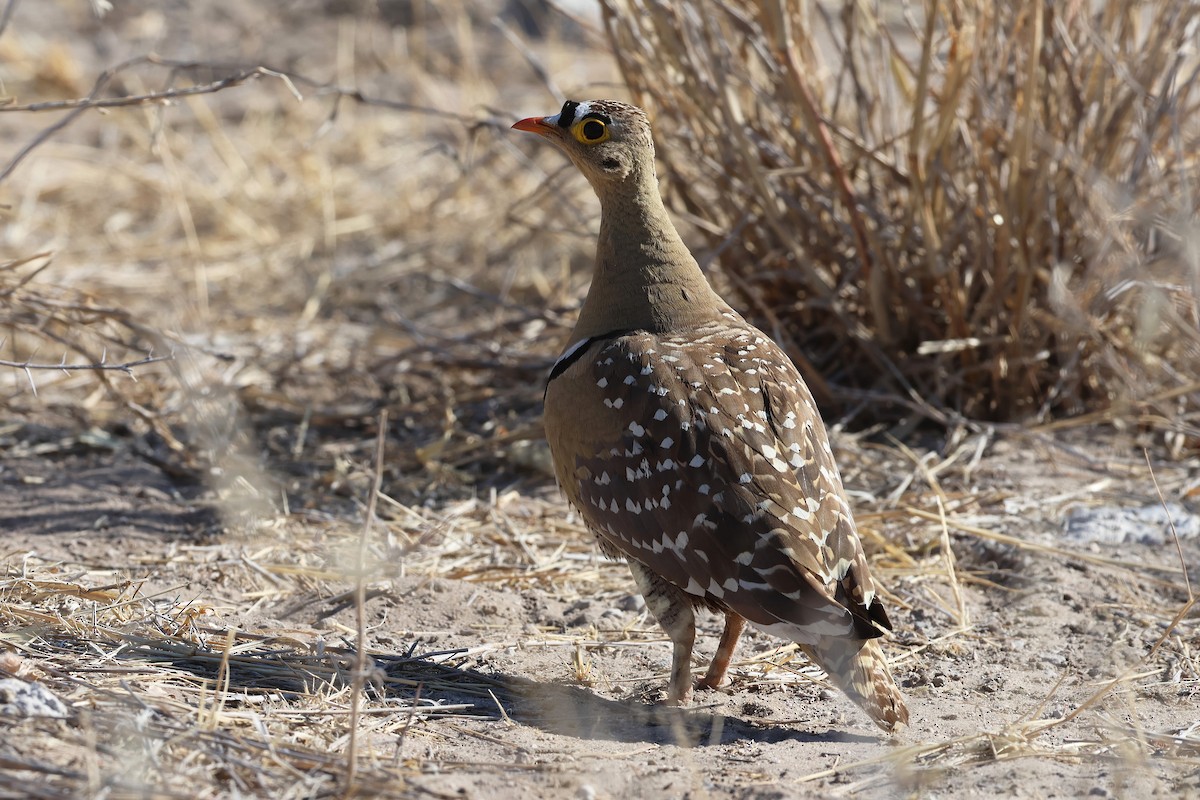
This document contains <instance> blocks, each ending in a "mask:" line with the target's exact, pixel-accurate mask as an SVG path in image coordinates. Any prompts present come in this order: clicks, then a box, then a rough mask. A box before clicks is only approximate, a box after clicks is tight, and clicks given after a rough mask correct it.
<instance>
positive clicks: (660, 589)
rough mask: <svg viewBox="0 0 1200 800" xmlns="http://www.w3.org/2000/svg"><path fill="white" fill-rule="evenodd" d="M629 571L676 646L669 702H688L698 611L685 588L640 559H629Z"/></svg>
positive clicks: (673, 655)
mask: <svg viewBox="0 0 1200 800" xmlns="http://www.w3.org/2000/svg"><path fill="white" fill-rule="evenodd" d="M629 571H630V572H632V573H633V579H634V580H635V581H637V585H638V589H640V590H641V592H642V597H644V598H646V608H647V609H648V610H649V611H650V613H651V614H653V615H654V618H655V619H656V620H658V624H659V625H661V626H662V629H663V630H664V631H666V633H667V636H668V637H670V639H671V642H672V643H673V644H674V646H675V647H674V651H673V653H672V655H671V679H670V682H669V683H668V684H667V705H671V706H679V705H687V703H688V702H690V701H691V699H692V647H693V646H694V645H695V643H696V614H695V612H694V611H693V610H692V601H691V600H690V599H689V598H688V596H687V595H686V594H684V593H683V591H682V590H681V589H679V588H678V587H676V586H674V585H672V584H670V583H668V582H667V581H665V580H663V579H662V578H661V577H659V576H658V575H656V574H654V573H653V572H651V571H650V570H649V569H647V568H646V567H644V566H642V565H641V564H639V563H638V562H636V561H632V560H631V561H630V562H629ZM739 630H740V629H739ZM735 638H736V637H735ZM722 642H724V639H722ZM730 650H732V647H731V648H730Z"/></svg>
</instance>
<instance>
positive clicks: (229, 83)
mask: <svg viewBox="0 0 1200 800" xmlns="http://www.w3.org/2000/svg"><path fill="white" fill-rule="evenodd" d="M12 2H15V0H10V4H11V3H12ZM146 64H149V65H152V66H156V67H164V68H167V69H169V70H170V71H171V75H172V76H174V75H175V74H176V73H179V72H188V71H193V70H199V69H205V70H231V71H232V74H230V75H228V76H226V77H224V78H220V79H218V80H214V81H209V82H207V83H200V84H196V85H194V86H185V87H178V88H174V87H173V88H168V89H163V90H161V91H157V92H146V93H144V94H136V95H124V96H120V97H104V96H102V95H103V92H104V90H105V88H107V87H108V85H109V84H110V83H112V81H113V79H114V78H116V77H117V76H118V75H119V74H120V73H121V72H123V71H125V70H128V69H131V68H133V67H138V66H143V65H146ZM263 77H268V78H277V79H279V80H280V81H281V82H282V83H283V84H284V85H285V86H286V87H287V89H288V91H289V92H291V94H292V95H293V96H294V97H295V98H296V99H297V100H303V99H304V96H303V95H302V94H301V93H300V91H299V89H298V88H297V87H298V86H304V87H307V88H309V89H311V90H313V92H314V93H315V94H316V95H317V96H333V97H335V98H337V99H341V98H347V99H350V100H353V101H355V102H356V103H359V104H361V105H368V106H378V107H380V108H389V109H392V110H395V111H407V112H412V113H418V114H425V115H429V116H434V117H439V118H442V119H447V120H452V121H454V122H458V123H460V124H463V125H467V126H471V127H474V126H480V125H483V126H493V127H499V126H506V125H507V123H505V122H502V121H501V120H498V119H487V120H480V119H479V118H478V117H476V116H472V115H466V114H456V113H454V112H451V111H444V110H442V109H438V108H432V107H430V106H420V105H415V104H413V103H405V102H401V101H398V100H387V99H385V98H381V97H371V96H369V95H365V94H363V93H362V92H361V91H359V90H358V89H347V88H344V87H341V86H337V85H335V84H331V83H327V82H323V81H319V80H316V79H314V78H310V77H308V76H306V75H301V74H298V73H294V72H288V71H287V70H281V69H275V68H273V67H269V66H265V65H262V64H254V65H246V64H234V63H221V62H210V61H175V60H172V59H165V58H160V57H158V56H157V55H154V54H149V55H143V56H138V57H136V58H131V59H129V60H128V61H123V62H121V63H120V64H117V65H116V66H114V67H110V68H109V69H107V70H105V71H104V72H102V73H100V76H99V77H98V78H97V79H96V83H95V84H94V85H93V86H92V90H91V91H90V92H89V93H88V94H87V96H86V97H79V98H75V99H73V100H54V101H47V102H42V103H25V104H20V105H18V104H9V105H0V113H11V112H21V111H23V112H30V113H37V112H43V111H50V112H53V111H69V112H70V113H68V114H67V115H66V116H64V117H63V118H62V119H60V120H58V121H57V122H55V123H54V124H53V125H50V126H49V127H47V128H46V129H45V130H43V131H41V132H40V133H39V134H37V136H35V137H34V138H33V140H32V141H30V142H29V143H28V144H27V145H25V146H24V147H23V148H21V150H20V151H19V152H18V153H17V154H16V156H14V157H13V158H12V160H11V161H9V163H8V164H7V165H6V166H5V167H4V169H3V170H0V182H3V181H4V180H5V179H6V178H7V177H8V176H9V175H11V174H12V173H13V171H14V170H15V169H16V168H17V166H18V165H19V164H20V163H21V162H22V161H24V160H25V158H26V157H28V155H29V154H30V153H31V152H33V150H34V149H36V148H37V147H38V146H40V145H42V144H44V143H45V142H46V141H47V140H49V139H50V138H51V137H53V136H54V135H55V134H56V133H58V132H59V131H61V130H62V129H63V128H66V127H67V126H68V125H70V124H71V123H72V122H74V121H75V120H76V119H77V118H78V117H79V115H80V114H82V113H83V112H85V111H87V110H88V109H92V108H129V107H134V106H143V105H152V104H158V103H168V102H170V101H172V100H175V99H178V98H181V97H194V96H196V95H203V94H213V93H215V92H220V91H223V90H225V89H229V88H232V87H234V86H240V85H242V84H244V83H247V82H249V81H252V80H256V79H258V78H263Z"/></svg>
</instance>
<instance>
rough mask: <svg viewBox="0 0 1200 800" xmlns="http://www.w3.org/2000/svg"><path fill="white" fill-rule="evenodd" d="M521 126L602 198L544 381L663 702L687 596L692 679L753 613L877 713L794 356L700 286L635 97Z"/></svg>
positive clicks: (885, 676) (868, 621)
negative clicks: (596, 228) (635, 615)
mask: <svg viewBox="0 0 1200 800" xmlns="http://www.w3.org/2000/svg"><path fill="white" fill-rule="evenodd" d="M513 127H514V128H516V129H518V130H522V131H529V132H531V133H536V134H538V135H540V136H542V137H544V138H545V139H548V140H549V141H551V142H553V143H554V144H556V145H557V146H558V147H559V148H560V149H562V150H563V152H565V153H566V154H567V156H568V157H570V159H571V161H573V162H574V164H575V166H577V167H578V168H579V169H580V170H581V171H582V172H583V174H584V175H585V176H586V177H587V179H588V181H589V182H590V183H591V185H592V187H593V189H595V191H596V194H597V195H599V197H600V205H601V221H600V239H599V243H598V245H597V250H596V264H595V271H594V275H593V278H592V285H591V289H590V290H589V292H588V296H587V300H586V301H585V302H584V304H583V309H582V311H581V312H580V315H579V322H578V323H577V324H576V326H575V330H574V333H573V334H572V335H571V339H570V341H569V344H568V345H567V347H566V349H565V350H564V351H563V353H562V355H561V356H560V357H559V359H558V361H557V362H556V363H555V364H554V368H553V369H552V370H551V372H550V378H549V383H548V384H547V387H546V413H545V424H546V436H547V438H548V440H549V442H550V451H551V454H552V456H553V460H554V468H555V472H556V474H557V477H558V480H559V482H560V483H561V485H562V487H563V489H564V491H565V492H566V494H567V496H568V498H569V499H570V501H571V502H572V503H573V504H574V506H575V507H576V508H577V509H578V510H579V512H580V514H581V515H582V516H583V518H584V520H585V521H586V522H587V525H588V527H589V528H590V529H591V530H592V531H593V532H594V533H595V534H596V537H597V539H598V540H599V543H600V547H601V549H602V550H603V551H604V552H605V553H606V554H608V555H610V556H614V557H617V556H623V557H625V559H626V560H627V561H628V563H629V567H630V570H631V571H632V572H633V577H634V579H635V580H636V581H637V584H638V587H639V589H640V590H641V592H642V594H643V595H644V596H645V598H646V605H647V608H648V609H649V610H650V612H651V613H652V614H653V615H654V616H655V617H656V618H657V619H658V621H659V623H660V624H661V625H662V627H663V628H664V629H665V630H666V632H667V634H668V636H669V637H670V638H671V641H672V642H673V643H674V654H673V662H672V668H671V676H670V683H669V686H668V692H667V700H668V702H671V703H686V702H688V701H689V700H690V698H691V696H692V679H691V656H692V647H693V644H694V642H695V638H696V626H695V615H694V609H695V608H696V607H708V608H711V609H714V610H717V611H720V612H722V613H724V615H725V631H724V634H723V635H722V636H721V640H720V643H719V645H718V647H717V652H716V655H715V657H714V658H713V661H712V663H711V665H710V666H709V668H708V672H707V674H706V675H705V676H704V678H703V679H701V680H700V682H699V684H698V685H699V686H701V687H707V688H714V687H716V686H718V685H720V684H721V682H722V681H723V680H724V678H725V673H726V671H727V669H728V667H729V663H730V659H731V658H732V656H733V650H734V647H735V646H736V644H737V640H738V637H739V636H740V635H741V632H742V629H743V627H744V626H745V624H746V622H750V623H751V624H752V625H756V626H758V627H759V628H761V629H762V630H765V631H767V632H769V633H771V634H774V635H778V636H781V637H783V638H786V639H790V640H791V641H794V642H796V643H797V644H798V645H799V646H800V648H801V649H802V650H803V651H804V652H805V653H806V654H807V655H808V656H809V658H811V659H812V660H813V661H814V662H816V663H817V664H819V665H820V666H821V667H822V668H824V669H825V671H826V672H827V673H828V674H829V677H830V679H831V680H832V681H833V682H834V683H835V684H836V685H837V686H838V687H839V688H841V689H842V690H843V691H845V693H846V694H847V695H849V696H850V698H851V699H853V700H854V701H855V702H856V703H858V705H860V706H861V707H862V708H863V709H864V710H865V711H866V712H867V714H869V715H870V717H871V719H873V720H874V721H875V722H876V723H877V724H878V725H879V726H880V727H881V728H883V729H884V730H886V731H895V730H898V729H900V728H902V727H903V726H904V725H906V724H907V721H908V710H907V708H906V707H905V704H904V699H903V697H902V696H901V695H900V692H899V690H898V689H897V688H896V684H895V682H894V681H893V679H892V675H891V672H890V670H889V669H888V666H887V662H886V661H885V660H884V657H883V653H882V651H881V649H880V647H879V643H878V638H877V637H879V636H881V635H882V630H883V629H889V630H890V629H891V624H890V622H889V621H888V617H887V613H886V611H885V610H884V607H883V604H882V603H881V602H880V599H879V597H878V594H877V592H876V587H875V581H874V579H873V578H872V577H871V573H870V571H869V570H868V568H867V562H866V558H865V557H864V555H863V550H862V545H861V543H860V542H859V538H858V534H857V532H856V530H855V525H854V519H853V516H852V515H851V511H850V507H849V505H848V503H847V501H846V495H845V491H844V490H843V488H842V481H841V477H840V476H839V474H838V470H837V466H836V465H835V464H834V460H833V453H832V451H831V450H830V447H829V439H828V436H827V434H826V431H825V426H824V424H823V423H822V422H821V417H820V415H819V413H818V410H817V408H816V405H815V404H814V402H813V399H812V395H811V394H810V393H809V391H808V388H807V387H806V386H805V385H804V381H803V380H802V379H801V377H800V374H799V373H798V372H797V371H796V368H795V366H794V365H793V364H792V363H791V361H790V360H789V359H788V357H787V356H786V355H785V354H784V353H783V352H782V351H781V350H780V349H779V347H778V346H777V345H776V344H775V343H774V342H772V341H771V340H770V339H769V338H768V337H767V336H766V335H765V334H763V333H762V332H761V331H759V330H758V329H757V328H755V327H754V326H752V325H751V324H749V323H748V322H746V320H744V319H742V317H741V316H740V315H739V314H738V313H737V312H735V311H734V310H733V309H732V308H730V307H729V306H728V305H727V304H726V303H725V302H724V301H723V300H722V299H721V298H720V297H719V296H718V295H717V294H716V293H715V292H714V291H713V289H712V287H711V286H710V285H709V283H708V280H707V279H706V278H705V276H704V274H703V273H702V272H701V271H700V267H699V266H698V265H697V263H696V260H695V259H694V258H693V257H692V255H691V253H690V252H688V249H687V248H686V247H685V246H684V244H683V241H682V240H681V239H680V237H679V234H678V233H677V232H676V230H675V226H674V225H673V224H672V223H671V220H670V218H669V217H668V216H667V211H666V208H665V207H664V205H663V202H662V198H661V196H660V194H659V190H658V179H657V176H656V173H655V166H654V144H653V141H652V139H651V133H650V124H649V121H648V120H647V118H646V115H645V113H644V112H643V111H641V109H638V108H635V107H633V106H630V105H627V104H625V103H619V102H614V101H609V100H591V101H587V102H574V101H569V102H567V103H566V104H565V105H564V106H563V107H562V110H561V111H560V112H559V113H558V114H555V115H553V116H548V117H531V118H529V119H523V120H521V121H520V122H518V123H516V124H515V125H514V126H513Z"/></svg>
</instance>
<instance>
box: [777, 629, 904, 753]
mask: <svg viewBox="0 0 1200 800" xmlns="http://www.w3.org/2000/svg"><path fill="white" fill-rule="evenodd" d="M800 649H801V650H802V651H804V654H805V655H807V656H808V657H809V658H810V659H811V660H812V661H813V662H814V663H816V664H817V665H818V666H820V667H821V668H822V669H824V670H825V671H826V672H827V673H829V680H830V681H831V682H832V683H833V684H834V685H835V686H837V687H838V688H839V689H841V690H842V691H843V692H845V693H846V694H847V695H848V696H849V697H850V699H851V700H853V701H854V702H855V703H857V704H858V706H859V708H861V709H862V710H863V711H865V712H867V715H868V716H869V717H870V718H871V719H872V720H873V721H874V722H875V724H876V725H878V726H879V727H881V728H883V729H884V730H885V731H887V732H888V733H899V732H900V731H902V730H904V728H905V727H907V725H908V706H906V705H905V704H904V697H903V696H902V695H901V694H900V689H898V688H897V687H896V681H895V679H893V678H892V671H891V670H890V669H889V668H888V665H887V660H886V659H884V657H883V649H882V648H881V647H880V646H879V640H878V639H867V640H866V641H863V640H861V639H860V640H855V639H842V638H836V637H827V638H822V639H821V640H820V641H819V642H818V643H817V644H814V645H800Z"/></svg>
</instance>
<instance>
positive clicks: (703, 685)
mask: <svg viewBox="0 0 1200 800" xmlns="http://www.w3.org/2000/svg"><path fill="white" fill-rule="evenodd" d="M745 627H746V618H745V617H743V616H741V615H740V614H735V613H733V612H732V611H726V612H725V630H724V632H722V633H721V642H720V644H718V645H717V652H716V654H714V655H713V660H712V663H710V664H709V665H708V672H706V673H705V674H704V677H703V678H701V679H700V680H699V682H697V683H696V688H698V689H716V688H719V687H720V686H721V684H722V683H724V682H725V673H726V672H728V671H729V662H730V661H732V660H733V650H734V648H735V647H737V643H738V637H740V636H741V635H742V630H743V629H745Z"/></svg>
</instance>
